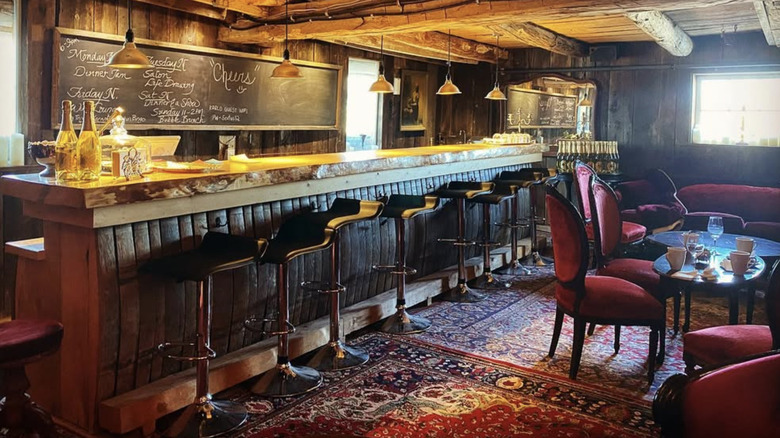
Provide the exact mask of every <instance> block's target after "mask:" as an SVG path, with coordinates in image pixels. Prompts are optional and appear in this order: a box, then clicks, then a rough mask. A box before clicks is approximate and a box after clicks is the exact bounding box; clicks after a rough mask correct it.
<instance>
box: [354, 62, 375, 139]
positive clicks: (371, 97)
mask: <svg viewBox="0 0 780 438" xmlns="http://www.w3.org/2000/svg"><path fill="white" fill-rule="evenodd" d="M377 71H379V62H378V61H371V60H368V59H357V58H349V69H348V71H347V150H348V151H359V150H364V149H378V148H379V146H380V145H379V136H380V127H379V114H380V111H379V95H378V94H377V93H371V92H369V91H368V89H369V88H370V87H371V84H372V83H374V81H376V78H377Z"/></svg>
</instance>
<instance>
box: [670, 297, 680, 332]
mask: <svg viewBox="0 0 780 438" xmlns="http://www.w3.org/2000/svg"><path fill="white" fill-rule="evenodd" d="M672 299H673V300H674V335H675V336H677V333H679V332H680V307H681V306H680V304H681V303H680V302H681V301H682V294H681V293H680V291H675V292H674V297H673V298H672Z"/></svg>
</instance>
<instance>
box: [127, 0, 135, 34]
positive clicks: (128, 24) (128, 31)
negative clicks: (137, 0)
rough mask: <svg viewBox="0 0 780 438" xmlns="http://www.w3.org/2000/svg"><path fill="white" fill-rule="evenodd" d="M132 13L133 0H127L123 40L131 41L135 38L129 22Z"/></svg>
mask: <svg viewBox="0 0 780 438" xmlns="http://www.w3.org/2000/svg"><path fill="white" fill-rule="evenodd" d="M132 15H133V2H131V1H130V0H127V32H125V41H127V42H128V43H132V42H133V41H134V40H135V35H133V28H132V26H131V23H130V17H131V16H132Z"/></svg>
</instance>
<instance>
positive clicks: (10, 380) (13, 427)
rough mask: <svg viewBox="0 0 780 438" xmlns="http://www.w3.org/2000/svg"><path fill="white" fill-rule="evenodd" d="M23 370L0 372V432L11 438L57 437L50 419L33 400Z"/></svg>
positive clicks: (18, 368) (5, 369)
mask: <svg viewBox="0 0 780 438" xmlns="http://www.w3.org/2000/svg"><path fill="white" fill-rule="evenodd" d="M29 388H30V381H29V380H27V373H25V371H24V366H18V367H9V368H0V396H5V398H4V399H2V401H0V430H3V429H7V434H6V435H4V436H8V437H20V438H21V437H31V438H32V437H43V438H48V437H54V436H56V435H55V434H54V426H53V425H52V421H51V416H50V415H49V414H48V413H47V412H46V411H44V410H43V409H41V408H40V407H39V406H38V405H36V404H35V403H33V402H32V400H30V396H29V395H27V390H28V389H29Z"/></svg>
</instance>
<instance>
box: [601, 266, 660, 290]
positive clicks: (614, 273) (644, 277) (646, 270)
mask: <svg viewBox="0 0 780 438" xmlns="http://www.w3.org/2000/svg"><path fill="white" fill-rule="evenodd" d="M596 274H597V275H606V276H608V277H617V278H622V279H623V280H628V281H630V282H632V283H634V284H636V285H638V286H641V287H642V288H643V289H645V290H646V291H648V292H650V293H651V294H653V296H655V297H658V296H659V292H658V284H659V282H660V280H661V277H660V276H659V275H658V274H657V273H656V272H655V271H653V262H651V261H650V260H640V259H614V260H610V261H609V262H608V263H607V264H606V265H605V266H602V267H600V268H598V269H597V270H596ZM660 298H661V299H663V296H661V297H660Z"/></svg>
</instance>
